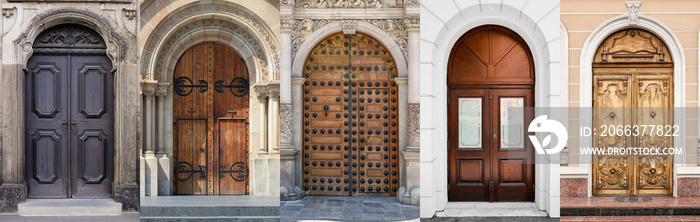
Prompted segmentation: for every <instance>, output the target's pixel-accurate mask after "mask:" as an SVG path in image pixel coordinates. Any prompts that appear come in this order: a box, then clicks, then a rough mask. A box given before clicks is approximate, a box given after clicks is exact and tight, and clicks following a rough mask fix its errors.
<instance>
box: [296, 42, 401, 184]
mask: <svg viewBox="0 0 700 222" xmlns="http://www.w3.org/2000/svg"><path fill="white" fill-rule="evenodd" d="M304 73H305V74H304V75H305V77H306V81H305V82H304V86H303V90H304V93H303V100H304V102H303V103H304V110H303V123H304V126H303V130H304V132H303V138H304V141H303V155H304V156H303V169H304V174H303V180H304V190H305V191H306V193H307V194H308V195H355V196H357V195H378V196H389V195H391V196H394V195H396V192H397V191H398V186H399V182H398V179H399V171H398V164H399V157H398V155H399V151H398V147H399V141H398V139H399V134H398V123H399V116H398V114H399V111H398V107H399V101H398V86H397V84H396V82H395V81H394V80H393V78H394V77H395V76H396V69H395V66H394V63H393V58H392V57H391V54H389V53H388V51H387V50H386V49H385V48H384V46H383V45H381V44H380V43H379V42H377V41H376V40H375V39H373V38H371V37H370V36H367V35H364V34H360V33H358V34H356V35H343V34H336V35H332V36H330V37H328V38H327V39H325V40H323V41H321V42H320V43H319V44H318V45H317V46H316V47H315V48H314V49H313V51H312V53H311V55H309V58H307V62H306V65H305V67H304Z"/></svg>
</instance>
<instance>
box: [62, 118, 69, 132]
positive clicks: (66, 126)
mask: <svg viewBox="0 0 700 222" xmlns="http://www.w3.org/2000/svg"><path fill="white" fill-rule="evenodd" d="M61 130H63V132H64V133H65V132H66V130H68V122H66V121H65V120H63V122H62V123H61Z"/></svg>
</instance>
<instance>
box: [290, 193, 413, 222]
mask: <svg viewBox="0 0 700 222" xmlns="http://www.w3.org/2000/svg"><path fill="white" fill-rule="evenodd" d="M419 215H420V207H419V206H411V205H403V204H401V203H399V202H397V201H396V197H345V196H306V197H304V199H301V200H296V201H282V202H280V220H281V221H283V222H291V221H301V220H335V221H406V220H415V221H418V217H419Z"/></svg>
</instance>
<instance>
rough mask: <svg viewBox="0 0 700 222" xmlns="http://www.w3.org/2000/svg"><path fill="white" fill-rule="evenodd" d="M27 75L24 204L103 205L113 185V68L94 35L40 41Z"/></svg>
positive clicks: (64, 30) (59, 33) (61, 31)
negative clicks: (73, 201)
mask: <svg viewBox="0 0 700 222" xmlns="http://www.w3.org/2000/svg"><path fill="white" fill-rule="evenodd" d="M27 67H28V72H27V75H26V76H25V101H26V103H25V111H26V113H25V117H26V131H25V135H26V140H25V146H26V164H27V167H26V171H25V176H26V180H27V184H28V191H29V195H28V196H29V197H30V198H71V197H72V198H100V197H103V198H109V197H111V189H112V181H113V178H114V158H113V156H114V142H113V141H114V134H113V128H114V126H113V119H114V113H113V110H114V104H113V100H114V93H113V92H114V89H113V86H114V84H113V78H114V76H113V73H112V64H111V62H110V60H109V59H108V58H107V56H106V54H105V44H104V42H103V41H102V39H101V37H99V36H98V35H97V34H96V33H94V32H92V31H90V30H88V29H85V28H83V27H79V26H60V27H56V28H52V29H49V30H47V31H45V32H43V33H42V34H40V35H39V37H38V38H37V40H36V42H35V43H34V56H32V57H31V58H30V59H29V61H28V63H27Z"/></svg>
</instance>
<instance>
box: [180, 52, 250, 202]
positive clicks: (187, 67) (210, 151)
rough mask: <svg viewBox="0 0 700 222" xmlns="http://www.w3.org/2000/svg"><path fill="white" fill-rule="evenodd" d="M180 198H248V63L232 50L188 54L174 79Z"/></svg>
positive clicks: (186, 53)
mask: <svg viewBox="0 0 700 222" xmlns="http://www.w3.org/2000/svg"><path fill="white" fill-rule="evenodd" d="M173 79H174V80H173V82H174V85H173V92H174V93H173V113H174V115H173V125H174V131H173V134H174V135H173V139H174V152H173V156H174V159H173V163H174V164H175V168H174V171H175V180H174V187H175V188H174V191H175V192H174V193H175V194H208V195H218V194H246V193H247V192H248V144H249V143H248V98H249V88H250V87H249V82H248V70H247V68H246V65H245V61H244V60H243V58H241V56H240V55H239V54H238V53H237V52H236V51H234V50H233V49H232V48H231V47H229V46H227V45H224V44H220V43H215V42H204V43H200V44H197V45H194V46H192V47H191V48H189V49H187V51H185V53H184V54H183V55H182V56H181V57H180V60H178V63H177V65H176V67H175V73H174V76H173Z"/></svg>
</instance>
